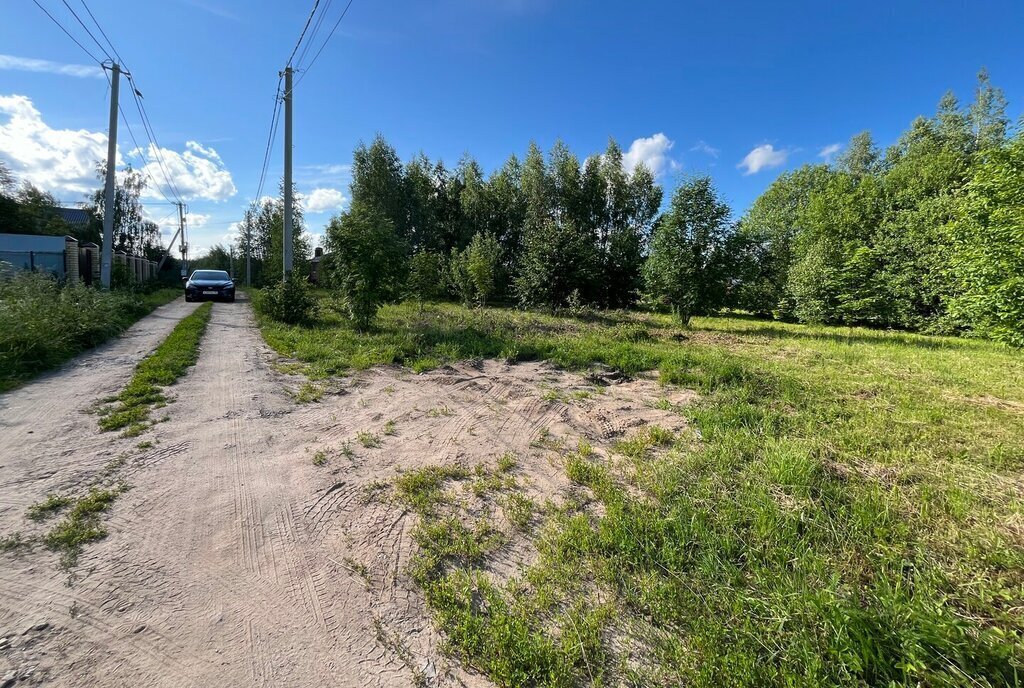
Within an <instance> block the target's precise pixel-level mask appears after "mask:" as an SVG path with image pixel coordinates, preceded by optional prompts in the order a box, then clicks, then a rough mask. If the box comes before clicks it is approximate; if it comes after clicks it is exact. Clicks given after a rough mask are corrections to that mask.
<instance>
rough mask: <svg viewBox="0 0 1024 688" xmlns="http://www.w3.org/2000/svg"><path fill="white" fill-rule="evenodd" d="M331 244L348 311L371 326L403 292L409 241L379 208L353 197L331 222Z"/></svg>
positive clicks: (336, 276)
mask: <svg viewBox="0 0 1024 688" xmlns="http://www.w3.org/2000/svg"><path fill="white" fill-rule="evenodd" d="M326 244H327V247H328V251H329V252H330V255H331V267H332V269H333V271H334V282H335V284H337V285H338V290H339V291H340V293H341V296H342V298H343V301H344V304H345V310H346V312H347V313H348V316H349V317H350V318H351V319H352V321H353V322H354V323H355V324H356V326H357V327H358V328H360V329H364V330H365V329H366V328H368V327H369V326H370V325H371V323H372V322H373V319H374V317H375V316H376V313H377V309H378V308H379V307H380V306H381V304H383V303H387V302H388V301H392V300H395V299H398V298H400V297H401V296H402V290H403V287H404V286H405V284H406V277H407V271H408V264H407V254H408V243H407V242H406V240H405V239H404V238H403V237H400V236H398V234H397V232H396V231H395V227H394V224H393V223H392V221H391V219H390V218H389V217H388V216H387V215H385V214H384V213H383V212H382V211H381V210H380V209H379V208H377V207H376V206H373V205H367V204H364V203H362V202H356V201H353V202H352V206H351V207H350V208H349V210H348V211H347V212H345V213H342V214H341V215H339V216H337V217H335V218H333V219H332V220H331V222H330V224H329V225H328V226H327V240H326Z"/></svg>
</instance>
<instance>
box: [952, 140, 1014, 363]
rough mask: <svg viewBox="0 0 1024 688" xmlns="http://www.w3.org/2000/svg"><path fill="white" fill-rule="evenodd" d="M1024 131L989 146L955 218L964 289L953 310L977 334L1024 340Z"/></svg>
mask: <svg viewBox="0 0 1024 688" xmlns="http://www.w3.org/2000/svg"><path fill="white" fill-rule="evenodd" d="M1022 228H1024V132H1022V133H1019V134H1018V135H1017V137H1016V138H1015V139H1014V140H1013V141H1012V142H1010V143H1009V144H1008V145H1005V146H1001V147H998V148H994V149H989V152H988V154H987V155H986V159H985V160H984V161H983V162H982V163H981V164H980V165H978V166H977V167H976V168H975V169H974V172H973V174H972V176H971V179H970V181H969V182H968V184H967V193H966V195H965V196H964V197H963V199H962V200H961V204H960V217H959V219H958V220H956V221H955V222H954V223H953V224H952V230H953V235H954V238H955V246H956V249H957V250H956V252H955V254H954V258H953V263H954V269H955V272H956V275H957V278H958V281H959V290H960V293H959V294H958V295H957V296H956V297H955V299H954V300H953V304H952V310H953V312H954V315H955V316H956V317H957V318H959V319H960V320H961V321H962V322H964V323H967V325H968V326H969V327H970V328H971V329H972V330H973V331H975V332H977V333H978V334H982V335H985V336H988V337H992V338H993V339H996V340H998V341H1003V342H1006V343H1008V344H1011V345H1013V346H1018V347H1021V346H1024V242H1022V241H1021V232H1022Z"/></svg>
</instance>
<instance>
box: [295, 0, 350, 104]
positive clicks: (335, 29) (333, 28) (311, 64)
mask: <svg viewBox="0 0 1024 688" xmlns="http://www.w3.org/2000/svg"><path fill="white" fill-rule="evenodd" d="M353 2H354V0H348V4H347V5H345V9H344V10H342V12H341V16H340V17H338V21H336V22H334V26H333V27H331V32H330V33H329V34H327V38H326V39H324V42H323V43H321V44H320V49H319V50H317V51H316V54H315V55H313V59H312V60H310V61H309V66H308V67H306V69H305V71H303V72H302V74H300V75H299V80H298V81H296V82H295V86H298V85H299V84H301V83H302V80H303V79H305V78H306V74H308V73H309V70H310V69H312V68H313V65H314V64H316V59H317V58H318V57H320V53H322V52H323V51H324V48H326V47H327V44H328V43H329V42H330V40H331V37H332V36H334V32H335V31H337V30H338V25H339V24H341V20H342V19H344V18H345V15H346V14H348V10H349V8H350V7H352V3H353ZM295 86H292V90H294V89H295Z"/></svg>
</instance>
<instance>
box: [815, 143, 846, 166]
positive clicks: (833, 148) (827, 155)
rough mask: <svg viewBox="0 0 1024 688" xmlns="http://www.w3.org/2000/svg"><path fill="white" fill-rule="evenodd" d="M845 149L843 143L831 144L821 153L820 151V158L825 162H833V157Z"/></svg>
mask: <svg viewBox="0 0 1024 688" xmlns="http://www.w3.org/2000/svg"><path fill="white" fill-rule="evenodd" d="M842 149H843V144H841V143H830V144H828V145H827V146H825V147H824V148H822V149H821V150H820V151H818V157H819V158H823V159H824V160H825V162H832V157H833V156H834V155H835V154H836V153H838V152H839V151H841V150H842Z"/></svg>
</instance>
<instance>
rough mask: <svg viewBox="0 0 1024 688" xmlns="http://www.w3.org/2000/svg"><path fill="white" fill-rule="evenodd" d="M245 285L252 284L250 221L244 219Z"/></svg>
mask: <svg viewBox="0 0 1024 688" xmlns="http://www.w3.org/2000/svg"><path fill="white" fill-rule="evenodd" d="M245 286H247V287H249V286H252V221H251V220H250V219H249V218H248V217H246V220H245Z"/></svg>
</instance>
